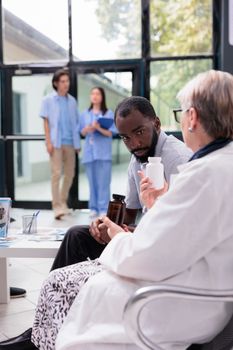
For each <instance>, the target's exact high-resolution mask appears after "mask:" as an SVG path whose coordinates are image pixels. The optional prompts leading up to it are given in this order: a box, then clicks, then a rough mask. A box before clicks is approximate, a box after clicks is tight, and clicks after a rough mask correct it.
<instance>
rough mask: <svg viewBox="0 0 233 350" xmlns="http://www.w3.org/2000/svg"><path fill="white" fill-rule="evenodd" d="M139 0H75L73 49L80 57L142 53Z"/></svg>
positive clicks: (104, 56) (109, 57)
mask: <svg viewBox="0 0 233 350" xmlns="http://www.w3.org/2000/svg"><path fill="white" fill-rule="evenodd" d="M140 3H141V1H140V0H133V1H132V0H121V1H119V0H79V1H77V0H73V1H72V33H73V53H74V56H75V59H77V60H104V59H116V58H137V57H140V56H141V4H140Z"/></svg>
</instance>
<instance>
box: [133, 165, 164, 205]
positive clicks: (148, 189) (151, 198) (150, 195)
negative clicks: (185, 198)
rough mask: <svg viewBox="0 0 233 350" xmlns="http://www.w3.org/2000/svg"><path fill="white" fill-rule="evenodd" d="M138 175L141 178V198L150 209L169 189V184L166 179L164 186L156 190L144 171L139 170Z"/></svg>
mask: <svg viewBox="0 0 233 350" xmlns="http://www.w3.org/2000/svg"><path fill="white" fill-rule="evenodd" d="M138 175H139V176H140V178H141V181H140V195H139V197H140V200H141V202H142V203H143V204H144V205H145V206H146V208H148V209H150V208H151V207H152V206H153V205H154V203H155V201H156V199H158V197H160V196H162V195H163V194H164V193H166V192H167V190H168V184H167V182H166V181H164V187H163V188H161V189H159V190H156V188H154V187H152V183H151V181H150V179H149V178H148V177H146V176H145V175H144V173H143V172H142V171H138Z"/></svg>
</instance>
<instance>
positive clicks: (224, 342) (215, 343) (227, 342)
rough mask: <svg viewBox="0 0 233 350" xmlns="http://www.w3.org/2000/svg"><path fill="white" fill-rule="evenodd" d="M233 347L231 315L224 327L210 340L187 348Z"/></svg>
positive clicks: (227, 349)
mask: <svg viewBox="0 0 233 350" xmlns="http://www.w3.org/2000/svg"><path fill="white" fill-rule="evenodd" d="M232 349H233V316H232V318H231V319H230V321H229V322H228V324H227V325H226V327H225V328H224V329H223V330H222V331H221V332H220V333H219V334H218V335H217V336H216V337H215V338H214V339H213V340H211V342H209V343H206V344H202V345H198V344H197V345H196V344H195V345H192V346H190V347H189V348H188V350H232Z"/></svg>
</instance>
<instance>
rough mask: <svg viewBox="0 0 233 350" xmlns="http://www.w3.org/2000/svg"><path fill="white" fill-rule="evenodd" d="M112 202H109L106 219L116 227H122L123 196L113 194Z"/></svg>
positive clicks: (123, 213) (123, 214)
mask: <svg viewBox="0 0 233 350" xmlns="http://www.w3.org/2000/svg"><path fill="white" fill-rule="evenodd" d="M112 197H113V200H112V201H110V202H109V205H108V211H107V217H108V218H109V219H110V220H111V221H113V222H115V224H117V225H122V224H123V222H124V217H125V207H126V206H125V201H124V199H125V196H122V195H120V194H113V195H112Z"/></svg>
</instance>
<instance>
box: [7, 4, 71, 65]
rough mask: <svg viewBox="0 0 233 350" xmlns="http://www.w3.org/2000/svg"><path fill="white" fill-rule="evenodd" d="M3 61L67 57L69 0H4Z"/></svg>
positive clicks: (55, 59) (58, 59)
mask: <svg viewBox="0 0 233 350" xmlns="http://www.w3.org/2000/svg"><path fill="white" fill-rule="evenodd" d="M2 6H3V28H4V33H3V45H4V46H3V49H4V62H5V63H15V62H31V63H33V62H43V61H46V60H49V61H51V60H53V61H63V60H66V59H67V58H68V42H69V40H68V5H67V0H59V1H57V0H40V1H32V0H20V1H19V0H3V1H2Z"/></svg>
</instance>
